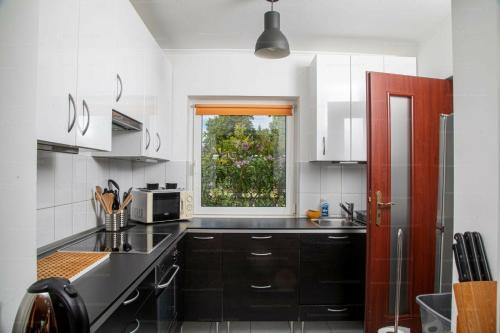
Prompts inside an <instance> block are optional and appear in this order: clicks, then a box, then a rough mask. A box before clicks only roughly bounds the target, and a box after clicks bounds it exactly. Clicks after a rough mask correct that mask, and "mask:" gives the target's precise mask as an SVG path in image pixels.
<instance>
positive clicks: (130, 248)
mask: <svg viewBox="0 0 500 333" xmlns="http://www.w3.org/2000/svg"><path fill="white" fill-rule="evenodd" d="M170 235H171V234H155V233H128V232H104V231H102V232H98V233H95V234H93V235H91V236H89V237H87V238H84V239H82V240H80V241H78V242H75V243H73V244H71V245H68V246H66V247H63V248H61V249H60V250H59V251H63V252H116V253H144V254H148V253H151V252H152V251H153V250H154V249H156V248H157V247H158V245H160V244H161V243H162V242H164V241H165V240H166V239H167V238H168V237H170Z"/></svg>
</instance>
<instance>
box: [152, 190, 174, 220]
mask: <svg viewBox="0 0 500 333" xmlns="http://www.w3.org/2000/svg"><path fill="white" fill-rule="evenodd" d="M179 214H180V194H179V192H174V193H155V195H154V196H153V221H154V222H161V221H169V220H178V219H179V216H180V215H179Z"/></svg>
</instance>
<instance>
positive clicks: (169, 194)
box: [130, 189, 194, 223]
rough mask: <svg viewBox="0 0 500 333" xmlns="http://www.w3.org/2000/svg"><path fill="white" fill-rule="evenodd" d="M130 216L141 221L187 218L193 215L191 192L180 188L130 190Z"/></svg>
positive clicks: (154, 221)
mask: <svg viewBox="0 0 500 333" xmlns="http://www.w3.org/2000/svg"><path fill="white" fill-rule="evenodd" d="M132 195H133V197H134V201H132V203H131V206H130V218H131V219H132V220H134V221H137V222H141V223H156V222H168V221H179V220H188V219H190V218H192V217H193V205H194V200H193V193H192V192H190V191H182V190H166V189H158V190H148V189H138V190H136V191H132Z"/></svg>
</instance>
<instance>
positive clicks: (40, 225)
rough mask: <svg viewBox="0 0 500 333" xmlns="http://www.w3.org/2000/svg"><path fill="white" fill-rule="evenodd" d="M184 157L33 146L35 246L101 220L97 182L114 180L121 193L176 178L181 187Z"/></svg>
mask: <svg viewBox="0 0 500 333" xmlns="http://www.w3.org/2000/svg"><path fill="white" fill-rule="evenodd" d="M185 171H186V166H185V164H183V163H176V162H162V163H144V162H136V161H134V162H132V161H127V160H118V159H110V158H94V157H92V156H91V155H90V154H89V153H81V154H79V155H72V154H63V153H53V152H46V151H38V158H37V191H36V193H37V218H36V219H37V237H36V244H37V247H41V246H44V245H47V244H50V243H51V242H54V241H57V240H60V239H63V238H65V237H68V236H71V235H73V234H76V233H79V232H82V231H85V230H88V229H91V228H95V227H96V226H99V225H102V224H103V223H104V216H103V212H102V210H101V207H100V206H99V205H96V201H95V199H94V192H95V187H96V185H99V186H101V187H102V188H105V187H107V181H108V179H110V178H111V179H113V180H115V181H116V182H117V183H118V185H119V186H120V189H121V191H122V193H123V192H124V191H127V190H128V189H129V187H132V186H133V187H145V184H146V183H160V184H164V183H166V182H169V183H170V182H174V183H175V182H176V183H178V186H179V187H185V179H186V173H185Z"/></svg>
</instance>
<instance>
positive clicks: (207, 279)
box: [182, 269, 222, 289]
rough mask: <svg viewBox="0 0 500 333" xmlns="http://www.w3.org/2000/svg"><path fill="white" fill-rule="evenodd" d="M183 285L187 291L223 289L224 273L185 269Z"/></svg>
mask: <svg viewBox="0 0 500 333" xmlns="http://www.w3.org/2000/svg"><path fill="white" fill-rule="evenodd" d="M182 285H183V288H186V289H222V271H221V270H219V269H217V270H197V269H185V270H184V274H183V281H182Z"/></svg>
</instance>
